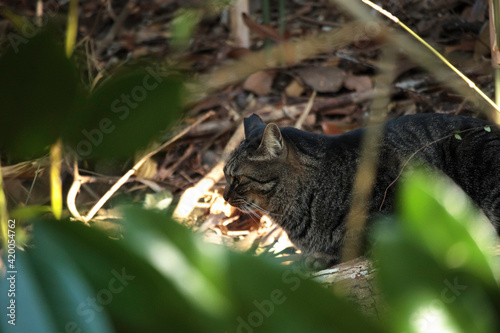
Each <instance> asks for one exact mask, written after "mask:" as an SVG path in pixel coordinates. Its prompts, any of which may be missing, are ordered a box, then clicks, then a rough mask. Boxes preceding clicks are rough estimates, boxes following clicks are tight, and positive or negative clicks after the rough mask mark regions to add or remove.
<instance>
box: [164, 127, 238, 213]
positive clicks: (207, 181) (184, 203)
mask: <svg viewBox="0 0 500 333" xmlns="http://www.w3.org/2000/svg"><path fill="white" fill-rule="evenodd" d="M243 137H244V131H243V124H241V125H240V126H239V127H238V129H237V130H236V132H235V133H234V134H233V136H232V137H231V139H230V140H229V142H228V143H227V145H226V147H225V148H224V151H223V153H222V157H221V160H220V161H219V163H217V164H216V165H215V166H214V167H213V168H212V170H211V171H210V172H209V173H208V174H206V175H205V177H203V178H202V179H201V180H200V181H199V182H198V183H196V185H195V186H193V187H190V188H188V189H187V190H186V191H184V193H183V194H182V196H181V198H180V200H179V204H178V205H177V207H176V208H175V211H174V214H173V216H174V218H176V219H178V220H182V219H185V218H187V217H188V216H189V214H191V212H192V211H193V209H194V206H195V205H196V203H197V202H198V200H199V199H200V198H201V197H202V196H203V195H204V194H205V193H206V192H207V191H208V190H209V189H210V188H212V187H213V186H214V185H215V184H216V183H217V182H218V181H219V180H220V179H221V178H222V177H223V176H224V171H223V169H224V165H225V164H226V160H227V159H228V158H229V155H230V154H231V152H232V151H233V150H234V149H235V148H236V147H237V146H238V144H239V143H240V142H241V140H243Z"/></svg>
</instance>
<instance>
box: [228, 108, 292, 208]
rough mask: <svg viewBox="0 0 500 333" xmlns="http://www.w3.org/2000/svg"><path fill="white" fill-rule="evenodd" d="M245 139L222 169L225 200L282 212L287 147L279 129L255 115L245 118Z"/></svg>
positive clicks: (237, 204) (238, 205)
mask: <svg viewBox="0 0 500 333" xmlns="http://www.w3.org/2000/svg"><path fill="white" fill-rule="evenodd" d="M244 127H245V140H243V141H242V142H241V144H240V146H239V147H238V148H236V150H235V151H234V152H233V153H232V155H231V156H230V158H229V160H228V162H227V164H226V166H225V168H224V174H225V177H226V182H227V185H226V189H225V191H224V199H225V200H226V201H227V202H229V203H230V204H231V205H232V206H235V207H237V208H240V209H242V210H245V209H259V210H261V211H264V212H265V211H268V212H271V213H276V214H277V213H281V212H280V211H279V210H281V209H282V206H283V205H282V202H281V201H280V197H283V193H285V192H286V185H285V183H286V177H287V175H288V173H289V172H288V171H289V165H288V161H287V156H288V153H289V151H288V149H287V144H286V141H285V140H284V139H283V136H282V134H281V131H280V128H279V127H278V126H277V125H276V124H273V123H271V124H268V125H266V124H265V123H264V122H263V121H262V119H260V117H259V116H257V115H255V114H254V115H252V116H250V117H248V118H245V121H244Z"/></svg>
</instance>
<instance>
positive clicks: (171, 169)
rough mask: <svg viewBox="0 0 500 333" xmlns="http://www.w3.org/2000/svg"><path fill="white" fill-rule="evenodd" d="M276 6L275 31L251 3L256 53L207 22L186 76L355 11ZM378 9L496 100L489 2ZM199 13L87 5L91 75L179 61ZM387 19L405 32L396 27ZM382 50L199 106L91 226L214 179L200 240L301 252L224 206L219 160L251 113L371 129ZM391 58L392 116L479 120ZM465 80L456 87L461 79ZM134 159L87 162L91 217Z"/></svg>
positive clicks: (19, 190)
mask: <svg viewBox="0 0 500 333" xmlns="http://www.w3.org/2000/svg"><path fill="white" fill-rule="evenodd" d="M49 2H50V1H49ZM49 2H48V3H49ZM255 2H257V1H255ZM52 3H53V4H54V7H52V8H51V11H52V12H51V13H50V14H53V16H54V17H55V18H56V19H59V20H64V19H65V15H66V13H67V10H68V4H67V2H63V1H53V2H52ZM271 3H272V4H271V8H270V23H269V25H264V24H262V21H263V11H262V9H261V7H260V6H258V5H252V8H251V12H250V14H249V19H248V25H249V27H250V31H251V34H250V36H251V39H250V48H249V49H247V48H242V47H240V46H238V45H237V44H236V43H235V41H234V38H233V37H232V35H231V28H230V24H229V16H230V15H229V11H228V10H227V9H223V10H221V11H219V14H211V15H206V16H205V17H204V18H203V20H202V21H201V23H200V24H199V26H198V27H197V29H196V32H195V34H194V36H193V38H192V40H191V41H190V43H189V47H188V49H187V50H186V51H184V52H182V54H179V52H177V53H176V54H175V61H176V63H177V64H182V68H180V70H181V71H182V72H184V73H187V75H188V76H190V77H192V78H196V77H199V76H203V75H207V74H210V73H212V72H214V71H216V70H218V69H219V68H222V67H223V66H225V65H227V64H230V63H234V62H237V61H238V59H241V58H242V57H243V56H244V55H247V54H249V53H251V52H257V51H258V50H262V49H264V48H266V47H270V46H273V45H277V44H279V43H282V42H283V41H284V40H286V41H291V42H293V41H295V40H298V39H300V38H304V37H307V36H316V35H318V34H320V33H322V32H328V31H332V30H334V29H339V28H342V27H344V26H346V25H347V24H348V22H349V21H350V16H349V15H348V14H346V13H345V12H343V11H342V10H341V9H340V8H339V7H338V6H335V5H332V4H330V2H329V1H286V2H285V3H286V4H285V13H284V14H282V15H280V14H279V10H278V2H277V1H276V2H271ZM378 4H379V5H381V6H382V7H384V8H385V9H386V10H388V11H390V12H391V13H392V14H394V15H395V16H397V17H399V18H400V20H402V21H403V22H405V24H406V25H408V26H409V27H410V28H411V29H413V30H414V31H415V32H416V33H417V34H418V35H419V36H420V37H422V38H424V39H425V40H426V41H427V42H429V43H430V44H431V45H432V46H434V47H435V48H436V49H437V50H438V51H439V52H441V53H442V54H443V55H444V56H445V57H446V58H447V59H449V61H450V62H451V63H453V64H454V65H455V66H456V67H457V68H458V69H460V70H461V71H462V72H463V73H465V74H466V75H467V76H468V77H469V78H470V79H471V80H472V81H473V82H475V84H476V85H477V86H478V87H479V88H480V89H482V90H483V91H484V92H485V93H486V94H487V95H489V96H492V94H493V88H494V84H493V82H494V81H493V76H492V72H493V71H492V68H491V58H490V47H489V45H490V41H489V27H488V4H487V1H484V0H474V1H462V0H432V1H416V0H405V1H388V0H381V1H379V2H378ZM4 5H7V6H9V7H10V8H12V9H14V10H16V11H17V12H18V13H19V14H22V15H25V16H28V17H31V18H33V17H34V16H35V15H36V8H35V7H34V5H33V2H31V1H4ZM199 6H202V4H201V1H195V0H192V1H177V0H154V1H124V0H119V1H83V2H81V4H80V13H79V20H80V21H79V30H78V41H79V42H80V44H79V46H80V48H81V49H84V50H85V53H86V56H87V58H88V59H89V73H90V75H89V77H90V78H92V79H93V80H97V79H98V78H99V75H98V73H103V72H106V71H107V70H109V69H112V68H116V67H119V66H122V65H125V64H127V63H128V62H134V61H137V60H140V59H143V58H154V59H160V60H161V61H164V62H168V60H167V59H170V58H171V57H172V55H173V54H174V51H173V47H172V34H171V27H172V21H173V20H174V18H175V17H176V11H178V10H180V9H181V8H183V9H189V8H198V7H199ZM46 11H47V9H46ZM371 15H374V16H379V17H380V18H381V19H382V20H384V21H388V20H387V19H386V18H383V17H381V16H380V14H378V13H376V12H375V11H371ZM280 17H281V18H282V19H283V20H284V22H285V30H284V32H283V33H282V34H280V33H279V32H278V31H279V21H280ZM388 24H389V26H391V27H392V28H394V29H395V30H400V29H399V28H398V27H397V26H396V25H395V24H392V23H390V22H388ZM9 31H12V27H11V26H10V23H9V22H8V21H7V20H6V19H4V18H2V17H0V40H2V39H4V37H5V36H7V34H8V33H9ZM384 47H387V44H383V43H381V42H379V41H377V40H369V39H360V40H358V41H356V42H354V43H350V44H349V45H347V46H344V47H340V48H337V49H335V50H333V51H331V52H326V53H325V52H324V53H320V54H317V55H314V56H311V57H309V58H307V59H306V60H303V61H300V62H298V63H293V64H290V65H289V66H279V67H276V68H269V69H266V70H261V71H257V72H256V73H254V74H252V75H250V76H248V77H246V78H244V79H243V80H241V81H240V82H238V83H231V84H228V85H226V86H224V87H223V88H220V89H218V90H216V91H215V92H213V93H210V95H209V97H206V98H204V99H202V100H198V101H196V102H195V103H194V104H192V105H190V106H189V108H188V109H187V110H186V111H185V113H184V114H183V117H182V121H181V122H179V123H178V124H176V125H175V127H174V129H173V132H174V134H175V133H180V132H181V131H182V130H183V129H185V128H189V131H187V132H186V133H185V134H184V135H181V136H179V137H178V138H176V140H175V141H173V142H172V143H171V144H169V145H168V146H166V147H165V149H164V150H162V151H161V152H159V153H157V154H155V155H154V156H153V157H152V159H151V160H150V161H149V163H147V166H148V167H143V168H141V169H140V171H139V172H138V173H137V174H136V175H135V176H134V177H132V178H131V179H130V180H129V181H127V182H126V183H125V184H124V185H123V186H122V187H121V188H120V189H119V190H118V191H117V193H115V196H114V197H113V198H112V199H111V200H110V201H109V202H108V203H107V204H106V205H105V206H104V208H103V209H101V210H100V211H99V213H98V215H97V217H96V218H95V219H94V220H93V222H92V223H96V224H98V225H100V226H102V227H104V228H106V229H108V227H109V226H112V228H111V229H114V228H115V227H116V223H117V222H116V220H115V219H114V218H113V216H114V210H113V209H114V207H115V206H116V205H117V204H119V202H120V200H121V199H122V198H129V199H132V200H133V201H138V202H140V201H146V202H147V203H148V205H150V206H155V205H157V204H158V203H159V204H161V203H165V201H167V202H168V201H170V200H171V199H173V202H172V203H171V207H175V205H176V204H177V202H178V201H179V198H180V197H181V195H182V194H183V193H185V191H186V190H187V189H190V188H193V187H194V186H196V184H198V183H199V182H200V181H201V180H203V179H205V180H206V179H207V178H206V176H207V175H212V174H217V175H218V177H215V182H214V184H213V185H214V186H210V188H208V189H206V188H205V189H204V190H203V193H201V194H200V195H199V196H200V198H199V200H196V202H195V203H194V206H193V207H191V208H194V209H190V210H189V213H187V214H185V216H183V217H184V218H185V221H186V224H187V225H188V226H189V227H191V228H193V230H196V232H199V233H201V234H203V237H204V238H205V239H206V240H207V241H209V242H213V243H218V244H226V245H228V246H229V247H232V248H235V249H238V250H240V251H247V252H251V253H254V254H258V255H262V254H263V255H270V256H273V257H279V258H281V259H280V260H282V261H287V260H290V259H291V257H290V256H294V255H295V249H293V247H291V245H290V243H289V242H288V240H287V238H286V235H285V234H284V233H283V232H282V231H281V230H280V229H279V228H278V227H277V226H275V225H274V224H273V222H272V221H271V219H270V218H269V217H268V216H266V215H261V214H260V213H259V214H258V215H247V214H242V213H241V212H239V211H236V210H234V209H232V208H231V207H229V206H227V204H225V203H224V200H223V199H222V195H221V194H222V192H223V189H224V186H225V181H224V178H223V177H220V175H221V170H220V164H219V162H220V161H221V158H222V156H223V153H224V151H225V150H226V152H227V151H228V150H230V149H231V148H232V147H233V146H234V142H235V141H238V140H237V139H238V138H237V137H235V136H234V135H235V132H236V129H237V128H238V126H239V125H240V124H241V120H242V119H243V117H245V116H248V115H250V114H252V113H257V114H259V115H261V116H262V117H263V119H264V120H266V121H270V120H272V121H274V122H276V123H278V124H279V125H280V126H299V127H301V128H302V129H304V130H307V131H311V132H316V133H324V134H331V135H335V134H341V133H345V132H346V131H349V130H351V129H354V128H357V127H360V126H364V125H366V123H367V122H368V116H369V115H370V108H371V105H372V100H373V97H374V96H376V93H377V91H376V85H375V82H376V79H377V75H378V74H379V73H380V72H381V71H380V68H381V61H382V60H383V59H382V57H383V52H384ZM423 47H424V46H422V48H423ZM393 51H394V53H395V54H396V56H395V62H394V64H393V78H392V79H391V86H390V87H389V91H390V101H389V103H388V105H387V112H386V115H387V117H389V118H394V117H398V116H401V115H406V114H415V113H429V112H439V113H453V114H466V115H472V116H482V115H480V114H479V112H478V111H477V109H476V108H475V107H474V106H473V104H472V103H470V100H469V99H468V98H465V97H464V96H462V95H460V94H458V93H456V92H454V91H452V90H450V89H449V88H447V87H444V86H443V85H442V84H441V83H440V81H439V80H438V78H436V77H434V76H433V75H432V74H433V73H429V71H426V70H424V69H423V68H422V67H421V66H419V65H417V64H416V63H415V62H413V61H412V60H411V59H410V58H409V57H407V56H406V55H405V50H404V49H401V50H393ZM442 66H443V67H444V64H443V65H442ZM456 80H459V78H458V76H457V78H456ZM90 83H91V82H89V84H90ZM304 113H308V114H307V117H305V118H300V115H301V114H304ZM299 118H300V122H299V123H298V120H299ZM198 120H200V121H198ZM231 138H233V140H232V141H231ZM228 145H229V146H228ZM133 158H134V157H132V156H131V157H130V160H128V161H119V162H117V161H97V162H95V163H85V162H83V163H82V164H81V165H80V173H81V174H83V175H92V176H93V177H95V179H96V182H95V183H89V184H86V185H85V186H83V187H82V188H81V192H80V194H79V195H78V197H77V200H76V206H77V207H78V209H79V210H80V211H82V212H84V211H87V210H89V209H90V207H92V206H93V205H94V204H95V203H96V202H97V201H98V200H99V199H100V198H101V197H102V196H103V195H104V193H105V192H106V191H107V190H108V189H109V187H110V186H111V184H113V183H114V182H116V181H117V180H118V178H119V177H121V176H122V175H123V174H125V173H126V172H127V170H129V169H130V168H131V167H132V165H133ZM216 168H219V170H215V169H216ZM9 170H11V172H10V173H9V174H8V175H7V176H5V177H6V181H5V187H6V192H7V193H8V196H9V200H10V204H11V205H12V206H16V205H18V204H19V203H24V202H26V195H27V193H29V196H30V199H29V201H28V202H26V203H27V204H31V205H35V204H38V205H46V204H48V203H49V200H50V195H49V186H48V174H49V173H48V172H44V173H43V174H40V175H39V177H37V179H36V182H35V183H34V178H35V177H34V175H33V174H28V175H26V174H25V173H22V172H21V171H20V169H9ZM15 170H18V171H17V172H16V171H15ZM4 174H5V172H4ZM64 175H65V176H64V179H63V185H64V188H65V191H66V193H67V191H68V190H69V187H70V185H71V183H72V181H73V180H72V175H73V170H72V166H71V165H68V166H66V168H65V169H64ZM204 177H205V178H204ZM33 183H34V186H32V185H33ZM66 193H65V194H66ZM196 199H198V197H196Z"/></svg>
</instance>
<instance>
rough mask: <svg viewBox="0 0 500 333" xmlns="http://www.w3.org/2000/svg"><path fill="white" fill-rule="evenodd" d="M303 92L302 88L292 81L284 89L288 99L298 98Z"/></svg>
mask: <svg viewBox="0 0 500 333" xmlns="http://www.w3.org/2000/svg"><path fill="white" fill-rule="evenodd" d="M303 92H304V87H302V85H301V84H300V83H299V82H298V81H297V80H293V81H292V82H290V84H289V85H288V86H287V87H286V88H285V93H286V95H287V96H289V97H299V96H300V95H302V93H303Z"/></svg>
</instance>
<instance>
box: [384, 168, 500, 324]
mask: <svg viewBox="0 0 500 333" xmlns="http://www.w3.org/2000/svg"><path fill="white" fill-rule="evenodd" d="M400 207H401V211H400V214H399V215H398V216H397V217H398V218H397V220H396V221H392V222H393V223H383V224H382V225H381V226H380V227H379V229H378V232H377V235H376V239H377V243H378V244H377V246H376V248H375V257H376V258H377V261H378V265H379V272H378V280H379V284H380V287H381V289H382V292H383V294H384V295H385V297H386V299H387V302H388V303H389V306H390V311H391V320H390V322H389V325H390V326H392V327H393V330H394V331H397V332H400V331H405V332H425V331H430V330H431V329H436V330H437V331H439V332H443V331H449V332H497V331H498V328H499V327H498V321H497V320H496V311H497V310H496V309H498V306H499V304H500V303H499V301H498V300H499V299H500V298H499V296H500V293H499V289H498V284H497V282H496V279H495V274H494V273H495V271H496V268H495V266H494V265H492V260H491V256H490V255H488V254H486V253H485V252H484V249H486V248H487V245H489V244H491V243H490V242H489V241H488V237H485V236H481V235H482V234H483V235H484V225H485V224H488V223H489V222H487V221H485V220H484V219H481V218H480V217H479V214H477V211H475V210H474V209H473V207H472V205H471V204H470V203H469V202H468V198H467V197H466V196H465V195H464V194H463V193H462V192H461V190H460V189H458V188H457V186H456V185H454V184H452V183H451V182H450V181H447V180H444V178H443V179H441V178H439V177H438V176H436V175H429V173H425V174H424V173H423V172H417V173H414V174H411V176H409V177H408V178H407V179H406V181H405V183H404V185H403V186H402V191H401V201H400ZM471 222H473V223H471ZM474 229H475V230H474ZM490 231H491V229H490ZM480 243H482V245H479V244H480ZM485 243H487V244H485ZM478 309H481V310H480V311H478Z"/></svg>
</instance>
